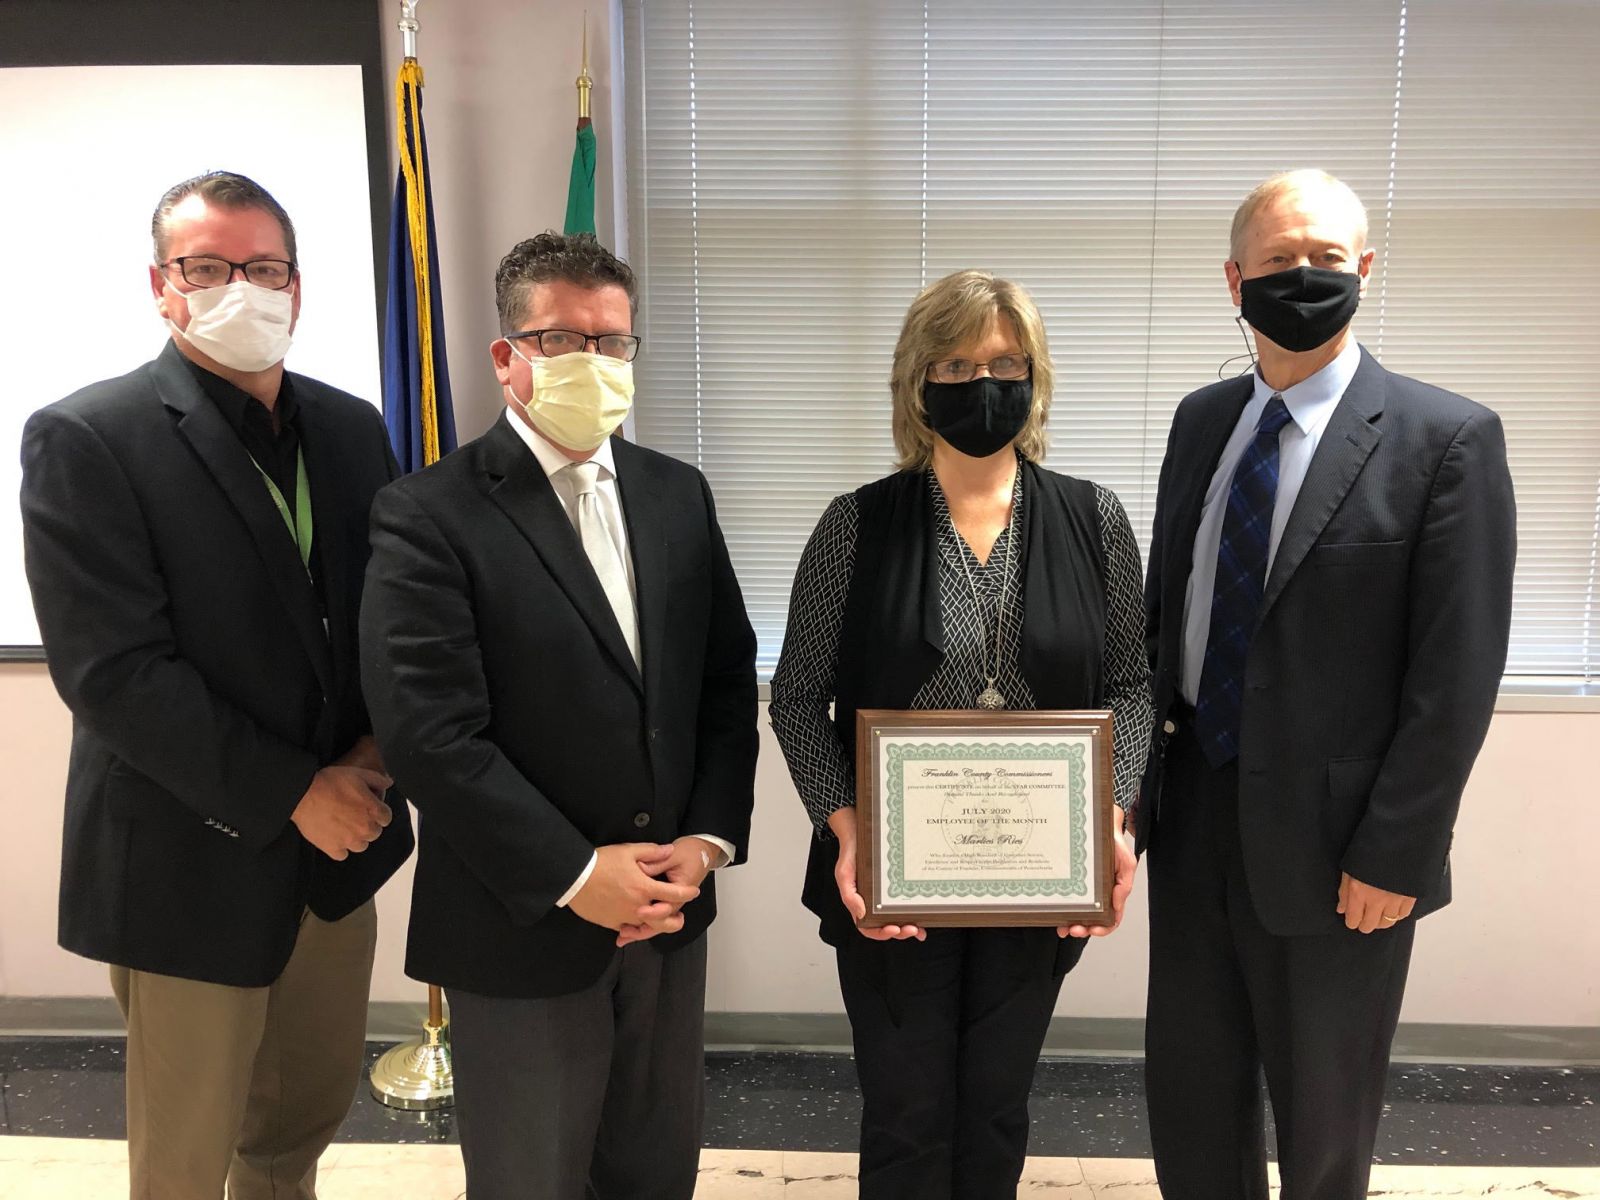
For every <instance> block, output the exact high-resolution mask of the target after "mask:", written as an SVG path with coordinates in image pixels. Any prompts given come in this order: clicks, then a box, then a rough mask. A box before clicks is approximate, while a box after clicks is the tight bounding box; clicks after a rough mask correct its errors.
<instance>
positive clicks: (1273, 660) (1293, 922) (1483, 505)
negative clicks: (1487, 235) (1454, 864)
mask: <svg viewBox="0 0 1600 1200" xmlns="http://www.w3.org/2000/svg"><path fill="white" fill-rule="evenodd" d="M1252 387H1253V384H1252V382H1251V380H1250V378H1249V376H1246V377H1244V378H1242V379H1230V380H1226V381H1224V382H1222V383H1217V384H1213V385H1211V386H1209V387H1205V388H1202V389H1200V390H1199V391H1197V392H1194V393H1193V394H1191V395H1190V396H1188V397H1186V398H1185V399H1184V401H1183V403H1182V404H1180V405H1179V407H1178V411H1177V413H1176V415H1175V416H1174V418H1173V423H1172V432H1171V434H1170V435H1169V437H1168V441H1167V453H1166V459H1165V461H1164V462H1163V463H1162V467H1161V483H1160V491H1159V493H1158V495H1157V499H1156V514H1155V523H1154V536H1153V541H1152V544H1151V548H1150V569H1149V576H1148V579H1147V582H1146V589H1145V608H1146V616H1147V625H1146V634H1147V647H1148V650H1149V652H1150V657H1151V664H1152V667H1153V669H1154V672H1155V680H1154V683H1155V697H1156V737H1155V741H1154V743H1153V745H1152V748H1151V758H1150V768H1149V770H1148V771H1147V773H1146V776H1145V782H1144V787H1143V790H1142V792H1141V804H1140V812H1139V840H1140V843H1141V845H1142V844H1143V843H1144V842H1145V841H1146V840H1147V839H1148V837H1149V835H1150V831H1151V828H1152V826H1153V825H1154V824H1155V823H1156V822H1159V821H1160V810H1161V793H1162V781H1163V767H1164V761H1163V760H1164V752H1165V747H1166V741H1167V738H1166V736H1165V735H1164V734H1163V732H1162V730H1163V726H1164V724H1165V722H1166V719H1167V715H1168V710H1169V709H1170V708H1171V706H1172V704H1173V703H1174V699H1175V697H1177V695H1178V675H1179V670H1180V662H1181V658H1182V637H1183V601H1184V591H1185V588H1186V585H1187V583H1188V577H1189V570H1190V564H1191V559H1192V554H1193V548H1194V536H1195V529H1196V526H1197V525H1198V523H1199V520H1200V509H1201V503H1202V500H1203V499H1204V495H1205V489H1206V485H1207V482H1208V481H1209V480H1210V477H1211V475H1212V473H1213V472H1214V471H1215V469H1216V464H1217V459H1218V456H1219V455H1220V453H1221V451H1222V447H1223V444H1224V442H1226V440H1227V438H1228V435H1229V433H1230V432H1231V431H1232V429H1233V426H1234V424H1235V423H1236V422H1237V420H1238V418H1239V414H1240V412H1241V411H1243V409H1244V406H1245V403H1246V402H1247V401H1248V399H1249V397H1250V395H1251V390H1252ZM1515 560H1516V506H1515V502H1514V499H1513V496H1512V489H1511V475H1510V472H1509V470H1508V468H1507V465H1506V452H1505V437H1504V434H1503V432H1502V430H1501V426H1500V419H1499V418H1498V417H1497V416H1496V415H1495V414H1494V413H1493V412H1491V411H1489V410H1488V409H1486V408H1484V407H1482V406H1481V405H1478V404H1474V403H1473V402H1472V401H1470V400H1466V399H1464V398H1462V397H1461V396H1457V395H1454V394H1452V393H1450V392H1446V391H1442V390H1440V389H1439V388H1434V387H1429V386H1428V385H1427V384H1423V383H1418V382H1417V381H1416V380H1414V379H1407V378H1405V377H1404V376H1402V375H1395V374H1392V373H1391V372H1389V371H1386V370H1384V368H1383V367H1381V366H1379V365H1378V363H1377V361H1376V360H1375V359H1373V358H1372V356H1371V355H1370V354H1368V353H1367V352H1366V351H1365V350H1363V351H1362V352H1361V365H1360V366H1359V367H1358V368H1357V370H1356V374H1355V377H1354V378H1353V379H1352V380H1351V382H1350V386H1349V388H1348V389H1347V390H1346V392H1345V394H1344V396H1343V398H1342V399H1341V400H1340V401H1339V404H1338V407H1337V408H1336V409H1335V411H1334V413H1333V416H1332V417H1331V418H1330V419H1329V422H1328V427H1327V429H1326V430H1325V432H1324V433H1323V435H1322V439H1321V442H1320V443H1319V444H1318V447H1317V452H1316V455H1315V457H1314V458H1313V460H1312V463H1311V467H1310V470H1309V473H1308V474H1307V476H1306V480H1305V484H1304V487H1303V488H1302V490H1301V492H1300V496H1299V499H1298V500H1297V501H1296V503H1295V507H1294V510H1293V512H1292V513H1291V514H1290V517H1289V522H1288V525H1287V527H1286V528H1285V530H1284V533H1283V538H1282V541H1281V543H1280V545H1279V548H1278V553H1277V557H1276V558H1275V559H1274V561H1273V564H1272V570H1271V573H1270V575H1269V576H1268V579H1267V584H1266V592H1265V595H1264V596H1263V600H1262V608H1261V613H1260V616H1259V618H1258V623H1257V626H1256V631H1255V634H1254V638H1253V640H1252V642H1251V645H1250V653H1249V659H1248V662H1247V664H1246V671H1245V695H1244V709H1243V714H1242V719H1241V750H1240V755H1239V807H1240V828H1241V838H1242V841H1243V848H1244V856H1245V870H1246V874H1247V876H1248V879H1249V883H1250V893H1251V897H1252V899H1253V901H1254V903H1255V907H1256V910H1257V912H1258V914H1259V915H1260V918H1261V921H1262V923H1263V924H1264V925H1265V926H1266V927H1267V928H1268V929H1269V930H1271V931H1272V932H1273V933H1276V934H1280V935H1292V934H1313V933H1323V932H1328V931H1331V930H1333V929H1336V928H1338V927H1339V923H1340V918H1339V917H1338V915H1337V913H1336V911H1335V905H1336V901H1337V895H1338V888H1339V877H1340V873H1341V872H1344V871H1347V872H1349V873H1350V874H1351V875H1352V876H1354V877H1355V878H1356V879H1359V880H1361V881H1362V882H1364V883H1367V884H1370V885H1372V886H1375V887H1381V888H1385V889H1387V890H1390V891H1394V892H1400V893H1403V894H1405V895H1408V896H1416V897H1418V902H1417V907H1416V915H1418V916H1422V915H1425V914H1426V913H1428V912H1432V911H1434V910H1435V909H1438V908H1441V907H1443V906H1444V905H1445V904H1447V903H1449V900H1450V872H1449V850H1450V840H1451V831H1452V828H1453V826H1454V824H1455V819H1456V813H1457V810H1458V808H1459V806H1460V801H1461V793H1462V790H1463V788H1464V787H1465V785H1466V781H1467V775H1468V773H1469V772H1470V771H1471V769H1472V763H1473V760H1474V759H1475V758H1476V757H1477V754H1478V750H1479V748H1480V747H1481V746H1482V744H1483V739H1484V736H1485V734H1486V733H1487V731H1488V727H1489V719H1490V716H1491V714H1492V713H1493V710H1494V700H1495V694H1496V692H1497V690H1498V687H1499V682H1500V676H1501V673H1502V671H1503V669H1504V667H1505V659H1506V644H1507V640H1508V637H1509V633H1510V625H1511V578H1512V570H1513V567H1514V565H1515Z"/></svg>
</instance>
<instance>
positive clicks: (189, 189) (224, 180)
mask: <svg viewBox="0 0 1600 1200" xmlns="http://www.w3.org/2000/svg"><path fill="white" fill-rule="evenodd" d="M190 196H203V197H204V198H205V202H206V203H207V204H211V205H215V206H216V207H217V208H235V209H237V208H259V209H261V210H262V211H263V212H266V213H270V214H271V215H272V216H273V217H274V218H275V219H276V220H277V222H278V224H279V225H280V226H282V227H283V244H284V247H285V248H286V249H287V250H288V251H289V261H290V262H298V261H299V260H298V259H297V258H296V257H295V244H294V222H293V221H291V220H289V214H288V213H286V212H284V210H283V205H281V204H279V203H278V202H277V201H276V200H274V199H273V198H272V193H271V192H269V191H267V189H266V188H264V187H262V186H261V185H260V184H259V183H257V182H256V181H255V180H254V179H251V178H249V177H247V176H244V175H240V174H238V173H237V172H235V171H207V172H206V173H205V174H204V175H196V176H195V177H194V178H193V179H185V180H184V181H183V182H182V183H175V184H173V185H172V186H171V187H170V188H168V189H167V191H166V194H165V195H164V196H162V197H161V200H160V202H159V203H157V205H156V211H155V213H154V214H152V216H151V217H150V238H151V240H152V241H154V242H155V248H156V263H157V264H158V265H159V264H160V263H162V262H163V261H165V259H166V257H167V221H168V220H169V219H170V218H171V216H172V210H173V209H175V208H177V207H178V205H179V204H181V203H182V202H183V201H185V200H187V199H188V198H189V197H190Z"/></svg>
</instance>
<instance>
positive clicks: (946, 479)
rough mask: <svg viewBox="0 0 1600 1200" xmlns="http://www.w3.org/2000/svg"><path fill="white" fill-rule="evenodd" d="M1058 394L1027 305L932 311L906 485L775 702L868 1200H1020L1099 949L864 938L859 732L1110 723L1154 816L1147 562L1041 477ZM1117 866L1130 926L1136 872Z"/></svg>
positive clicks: (913, 330) (953, 287)
mask: <svg viewBox="0 0 1600 1200" xmlns="http://www.w3.org/2000/svg"><path fill="white" fill-rule="evenodd" d="M1052 380H1053V369H1052V366H1051V362H1050V352H1049V348H1048V346H1047V344H1046V342H1045V336H1044V327H1043V325H1042V323H1041V322H1040V319H1039V313H1038V310H1037V309H1036V308H1035V307H1034V304H1033V301H1032V300H1031V299H1030V298H1029V297H1028V295H1027V293H1026V292H1024V291H1023V290H1022V289H1021V288H1019V287H1017V286H1016V285H1015V284H1012V283H1007V282H1006V281H1004V280H1000V279H995V278H994V277H993V276H991V275H988V274H986V273H984V272H981V271H960V272H957V273H956V274H954V275H950V276H947V277H946V278H944V279H941V280H939V281H938V282H937V283H934V284H932V285H931V286H929V287H928V288H927V289H925V290H924V291H923V293H922V294H921V295H920V296H918V297H917V299H916V301H915V302H914V303H913V304H912V306H911V310H910V312H909V313H908V314H907V315H906V321H905V325H904V327H903V329H902V330H901V333H900V340H899V342H898V343H897V345H896V347H895V354H894V370H893V375H892V379H891V390H892V394H893V403H894V438H895V447H896V449H897V450H898V452H899V457H900V462H899V466H900V470H899V471H898V472H897V473H895V474H893V475H890V476H889V477H887V478H885V479H880V480H878V481H877V482H876V483H871V484H868V485H867V486H865V487H863V488H861V489H859V490H858V491H855V492H852V493H848V494H846V495H843V496H840V497H838V498H837V499H835V500H834V501H833V503H832V504H830V505H829V506H828V509H827V511H826V512H824V513H823V516H822V519H821V521H820V522H818V524H817V528H816V531H815V532H814V533H813V534H812V536H811V541H810V542H809V544H808V545H807V546H806V550H805V554H804V556H803V557H802V558H801V561H800V566H799V569H798V571H797V573H796V576H795V583H794V593H793V596H792V598H791V601H790V608H789V626H788V631H787V634H786V636H785V638H784V646H783V655H782V657H781V658H780V660H779V662H778V668H777V672H776V674H774V676H773V678H772V707H771V715H772V724H773V727H774V729H775V730H776V731H777V735H778V740H779V742H780V744H781V745H782V747H783V751H784V756H785V757H786V758H787V760H788V763H789V769H790V773H791V775H792V776H793V777H794V782H795V786H796V788H797V789H798V790H799V792H800V796H801V798H802V799H803V800H804V802H805V805H806V808H807V811H808V812H809V814H810V816H811V820H812V823H813V825H814V827H815V829H816V834H817V836H816V838H814V839H813V841H812V846H811V857H810V862H809V864H808V866H807V870H806V883H805V892H804V901H805V904H806V907H808V908H809V909H811V911H812V912H814V913H816V914H817V916H818V917H819V918H820V920H821V934H822V938H823V940H824V941H825V942H827V943H828V944H829V945H831V946H833V947H834V949H835V951H836V954H837V957H838V967H839V983H840V988H841V990H842V992H843V994H844V1001H845V1008H846V1009H847V1011H848V1012H849V1015H850V1022H851V1027H852V1030H853V1034H854V1041H855V1057H856V1070H857V1074H858V1076H859V1078H860V1081H861V1091H862V1099H863V1101H864V1105H863V1114H862V1128H861V1166H860V1180H861V1192H860V1194H861V1195H862V1196H863V1197H871V1198H873V1200H878V1198H886V1197H915V1198H916V1200H939V1198H953V1197H958V1198H959V1200H985V1198H987V1197H999V1196H1006V1197H1011V1196H1014V1195H1015V1194H1016V1187H1017V1181H1018V1179H1019V1177H1020V1176H1021V1173H1022V1167H1023V1160H1024V1157H1025V1155H1026V1151H1027V1141H1028V1091H1029V1088H1030V1086H1031V1084H1032V1081H1033V1069H1034V1064H1035V1063H1036V1062H1037V1060H1038V1056H1039V1051H1040V1049H1041V1047H1042V1045H1043V1043H1044V1035H1045V1031H1046V1028H1047V1027H1048V1024H1049V1020H1050V1016H1051V1013H1052V1011H1053V1009H1054V1007H1055V1001H1056V996H1057V993H1058V992H1059V991H1060V988H1061V980H1062V977H1063V976H1064V975H1065V974H1066V972H1067V971H1069V970H1071V969H1072V967H1073V966H1074V965H1075V964H1076V963H1077V961H1078V958H1079V956H1080V955H1081V954H1082V953H1083V947H1084V944H1085V942H1084V939H1085V937H1087V936H1088V934H1089V933H1090V931H1089V930H1088V929H1085V928H1082V927H1072V928H1062V929H1057V930H1050V929H1000V928H991V929H985V928H977V929H934V930H925V929H918V928H916V927H914V926H909V925H906V926H898V927H895V926H890V927H888V928H886V929H861V928H858V927H857V926H856V924H855V921H856V920H857V919H858V918H860V917H861V916H863V915H864V914H865V905H864V903H863V901H862V899H861V896H860V894H859V893H858V891H857V889H856V880H855V852H856V850H855V840H856V827H855V808H854V803H855V779H854V767H853V763H854V761H855V758H854V735H855V714H856V710H857V709H860V708H892V709H938V708H955V709H960V708H980V707H981V708H1009V709H1033V708H1052V709H1074V708H1110V709H1111V710H1112V712H1113V713H1114V717H1115V729H1114V737H1113V744H1114V754H1115V791H1116V798H1117V803H1118V805H1119V806H1120V807H1119V816H1120V814H1121V811H1122V809H1126V808H1128V807H1129V806H1131V805H1132V804H1133V802H1134V801H1135V799H1136V798H1137V789H1138V782H1139V774H1140V771H1141V770H1142V768H1143V765H1144V757H1145V749H1146V746H1147V744H1148V741H1149V736H1150V724H1151V713H1150V679H1149V670H1148V667H1147V664H1146V661H1145V653H1144V643H1143V633H1142V630H1143V607H1142V601H1141V591H1140V588H1141V585H1140V580H1141V575H1142V572H1141V569H1140V563H1139V552H1138V547H1137V545H1136V543H1135V542H1134V538H1133V532H1132V530H1131V528H1130V527H1129V525H1128V518H1127V515H1126V514H1125V513H1124V512H1123V509H1122V505H1121V504H1120V503H1119V502H1118V501H1117V498H1116V497H1115V496H1114V495H1113V494H1112V493H1111V492H1109V491H1108V490H1106V489H1105V488H1101V487H1098V486H1096V485H1095V484H1092V483H1088V482H1085V481H1083V480H1078V479H1072V478H1069V477H1067V476H1064V475H1059V474H1057V473H1055V472H1053V471H1048V470H1045V469H1044V468H1043V467H1042V466H1040V465H1039V460H1040V459H1041V458H1043V456H1044V452H1045V449H1046V439H1045V433H1044V425H1045V419H1046V417H1047V416H1048V415H1049V411H1050V391H1051V383H1052ZM830 706H831V708H832V710H833V711H832V715H831V717H830V712H829V709H830ZM1128 824H1129V828H1130V829H1131V828H1132V823H1131V821H1130V822H1129V823H1128ZM1119 825H1120V822H1119ZM1117 841H1118V850H1117V857H1118V865H1117V888H1116V896H1115V903H1116V907H1117V913H1118V918H1119V920H1120V917H1121V905H1122V902H1123V900H1124V899H1125V898H1126V896H1127V892H1128V889H1129V888H1131V887H1132V883H1133V872H1134V858H1133V853H1132V847H1131V841H1129V840H1125V839H1124V838H1123V837H1121V836H1120V835H1119V837H1118V839H1117ZM1095 932H1096V933H1099V932H1110V931H1109V930H1104V931H1101V930H1096V931H1095Z"/></svg>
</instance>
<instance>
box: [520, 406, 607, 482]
mask: <svg viewBox="0 0 1600 1200" xmlns="http://www.w3.org/2000/svg"><path fill="white" fill-rule="evenodd" d="M506 424H508V425H510V426H511V428H512V430H513V431H514V432H515V433H516V435H517V436H518V437H519V438H521V439H522V443H523V445H525V446H527V447H528V449H529V450H531V451H533V456H534V458H536V459H538V460H539V466H540V467H542V468H543V469H544V473H545V476H546V477H547V478H548V477H550V476H553V475H554V474H555V473H556V472H557V471H560V470H562V469H564V468H566V467H570V466H571V465H572V460H571V459H570V458H568V457H567V456H566V455H565V454H563V453H562V452H561V451H560V450H557V449H556V448H555V447H554V446H553V445H551V444H550V443H549V442H547V441H546V440H545V439H544V438H543V437H541V436H540V435H539V434H537V433H535V432H534V431H533V429H532V428H530V427H529V425H528V423H527V422H526V421H524V420H521V419H520V418H519V417H518V416H517V414H516V413H514V412H512V411H511V409H510V408H509V407H507V408H506ZM589 461H590V462H593V463H597V464H598V465H599V467H600V478H601V479H615V478H616V477H617V461H616V457H615V456H614V455H613V454H612V452H611V439H610V438H607V439H606V440H605V441H603V442H601V443H600V449H598V450H596V451H595V452H594V454H593V456H591V457H590V459H589Z"/></svg>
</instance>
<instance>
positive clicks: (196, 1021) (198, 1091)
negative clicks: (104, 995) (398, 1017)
mask: <svg viewBox="0 0 1600 1200" xmlns="http://www.w3.org/2000/svg"><path fill="white" fill-rule="evenodd" d="M377 930H378V923H377V910H376V909H375V908H374V906H373V904H372V902H371V901H368V902H367V903H366V904H364V905H363V906H362V907H361V908H358V909H357V910H356V911H355V912H353V913H351V914H350V915H349V916H348V917H345V918H344V919H343V920H340V921H334V922H327V921H322V920H319V919H318V918H317V917H316V916H314V915H313V914H311V913H309V912H308V913H306V915H305V917H304V918H303V919H302V921H301V923H300V934H299V937H298V939H297V940H296V942H295V947H294V953H293V954H292V955H291V956H290V959H289V964H288V966H286V967H285V968H284V969H283V974H282V975H280V976H279V977H278V979H277V981H276V982H274V983H273V984H272V985H271V986H270V987H264V988H239V987H229V986H227V985H225V984H218V983H199V982H196V981H195V980H191V979H177V978H174V977H173V976H170V975H153V974H150V973H149V972H146V971H132V970H129V969H127V968H126V967H116V966H114V967H112V968H111V987H112V990H113V991H114V992H115V993H116V996H117V1003H118V1004H119V1005H120V1006H121V1007H122V1014H123V1016H124V1017H125V1018H126V1019H127V1022H128V1168H129V1176H130V1190H129V1195H130V1197H131V1200H219V1197H221V1196H222V1194H223V1188H224V1186H226V1188H227V1195H228V1197H229V1200H314V1197H315V1196H316V1178H317V1159H318V1158H320V1157H321V1155H322V1152H323V1151H324V1150H325V1149H327V1147H328V1144H329V1143H330V1142H332V1141H333V1136H334V1134H335V1133H336V1132H337V1131H338V1129H339V1125H340V1123H341V1122H342V1121H343V1120H344V1118H345V1115H346V1113H348V1112H349V1110H350V1103H351V1100H352V1098H353V1097H354V1094H355V1089H356V1085H357V1082H358V1080H359V1078H360V1074H361V1065H362V1061H363V1057H364V1051H365V1039H366V1021H367V993H368V988H369V986H370V984H371V980H372V955H373V949H374V947H375V945H376V942H377Z"/></svg>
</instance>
